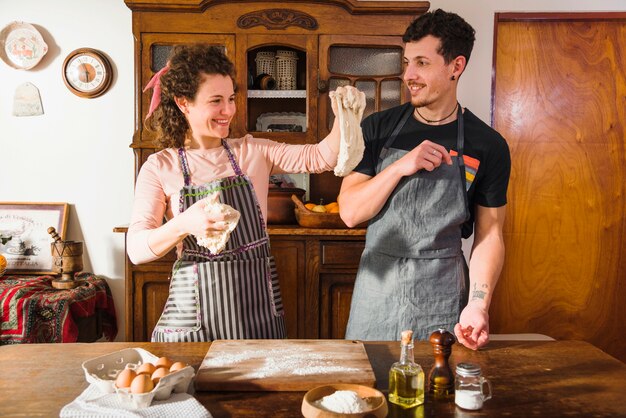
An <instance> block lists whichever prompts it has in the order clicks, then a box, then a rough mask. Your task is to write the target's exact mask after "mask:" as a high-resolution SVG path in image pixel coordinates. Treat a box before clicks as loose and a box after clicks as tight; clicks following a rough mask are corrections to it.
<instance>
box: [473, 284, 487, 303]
mask: <svg viewBox="0 0 626 418" xmlns="http://www.w3.org/2000/svg"><path fill="white" fill-rule="evenodd" d="M480 287H481V288H480V289H477V288H476V283H474V290H472V300H473V299H483V300H484V299H485V296H487V289H489V285H488V284H482V285H481V286H480Z"/></svg>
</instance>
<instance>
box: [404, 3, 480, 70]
mask: <svg viewBox="0 0 626 418" xmlns="http://www.w3.org/2000/svg"><path fill="white" fill-rule="evenodd" d="M475 34H476V31H475V30H474V28H472V26H471V25H470V24H469V23H467V22H466V21H465V20H464V19H463V18H462V17H461V16H459V15H457V14H455V13H450V12H445V11H443V10H441V9H437V10H435V11H432V12H428V13H424V14H423V15H421V16H419V17H418V18H417V19H415V20H414V21H413V22H412V23H411V24H410V25H409V27H408V28H407V30H406V32H405V33H404V36H402V41H403V42H404V43H407V42H417V41H419V40H420V39H422V38H424V37H426V36H428V35H432V36H434V37H435V38H438V39H439V40H440V41H441V45H440V48H439V50H438V51H437V52H438V53H439V54H440V55H441V56H443V59H444V61H445V63H446V64H449V63H450V62H451V61H452V60H453V59H455V58H456V57H458V56H459V55H462V56H464V57H465V60H466V61H469V59H470V55H471V54H472V48H474V41H475V40H476V37H475Z"/></svg>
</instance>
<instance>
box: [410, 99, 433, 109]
mask: <svg viewBox="0 0 626 418" xmlns="http://www.w3.org/2000/svg"><path fill="white" fill-rule="evenodd" d="M434 102H435V101H434V100H432V99H424V98H417V97H411V104H412V105H413V107H424V106H430V105H431V104H433V103H434Z"/></svg>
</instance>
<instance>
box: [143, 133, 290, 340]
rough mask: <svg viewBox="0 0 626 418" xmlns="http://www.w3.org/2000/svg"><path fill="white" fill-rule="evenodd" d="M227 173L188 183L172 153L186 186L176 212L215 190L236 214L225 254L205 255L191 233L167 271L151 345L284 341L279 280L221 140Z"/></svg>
mask: <svg viewBox="0 0 626 418" xmlns="http://www.w3.org/2000/svg"><path fill="white" fill-rule="evenodd" d="M222 145H223V146H224V148H225V149H226V153H227V154H228V158H229V160H230V164H231V166H232V167H233V171H234V172H235V175H234V176H231V177H225V178H222V179H218V180H214V181H212V182H210V183H206V184H204V185H201V186H195V185H192V183H191V175H190V172H189V165H188V164H187V157H186V153H185V150H184V149H183V148H179V150H178V155H179V160H180V164H181V167H182V171H183V177H184V180H185V186H184V187H183V188H182V189H181V191H180V211H181V212H182V211H184V210H186V209H187V208H189V207H190V206H191V205H193V204H194V203H195V202H197V201H198V200H200V199H203V198H205V197H207V196H208V195H210V194H211V193H215V192H219V193H220V196H219V201H220V202H221V203H225V204H228V205H230V206H232V207H233V208H235V209H236V210H238V211H239V212H240V213H241V218H240V219H239V224H238V225H237V227H236V228H235V229H234V230H233V232H232V233H231V235H230V239H229V241H228V243H227V245H226V248H225V249H224V251H222V252H221V253H219V254H212V253H211V252H210V251H209V250H208V249H206V248H204V247H201V246H199V245H198V244H197V242H196V239H195V237H194V236H192V235H189V236H187V237H186V238H185V239H184V240H183V250H182V253H181V255H180V257H179V259H178V260H177V261H176V263H175V264H174V267H173V269H172V275H171V281H170V287H169V296H168V298H167V302H166V303H165V307H164V309H163V313H162V314H161V317H160V318H159V321H158V323H157V325H156V327H155V328H154V331H153V332H152V341H153V342H196V341H212V340H217V339H269V338H285V322H284V310H283V305H282V299H281V295H280V287H279V283H278V275H277V273H276V266H275V263H274V258H273V257H272V255H271V253H270V246H269V237H268V235H267V230H266V229H265V222H264V221H263V215H262V212H261V208H260V206H259V203H258V201H257V198H256V194H255V193H254V189H253V186H252V182H251V180H250V179H249V178H248V176H246V175H244V174H243V172H242V171H241V168H240V167H239V165H238V164H237V162H236V161H235V157H234V155H233V153H232V151H231V149H230V148H229V146H228V144H227V143H226V141H224V140H222Z"/></svg>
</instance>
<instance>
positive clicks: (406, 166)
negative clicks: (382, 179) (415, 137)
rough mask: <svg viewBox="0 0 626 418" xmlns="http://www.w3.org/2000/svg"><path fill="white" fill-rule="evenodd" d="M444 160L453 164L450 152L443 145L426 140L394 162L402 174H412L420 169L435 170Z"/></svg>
mask: <svg viewBox="0 0 626 418" xmlns="http://www.w3.org/2000/svg"><path fill="white" fill-rule="evenodd" d="M442 162H445V163H446V164H448V165H451V164H452V157H450V153H449V152H448V151H447V150H446V149H445V147H443V146H442V145H439V144H435V143H434V142H431V141H429V140H425V141H424V142H422V143H421V144H419V145H418V146H417V147H415V148H414V149H413V150H411V152H409V153H407V154H406V155H404V156H403V157H402V158H400V159H399V160H398V161H396V162H395V163H394V165H396V166H397V169H398V171H399V173H400V174H401V175H402V176H410V175H413V174H415V173H417V172H418V171H419V170H422V169H424V170H426V171H433V170H434V169H435V168H437V167H439V166H440V165H441V163H442Z"/></svg>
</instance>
